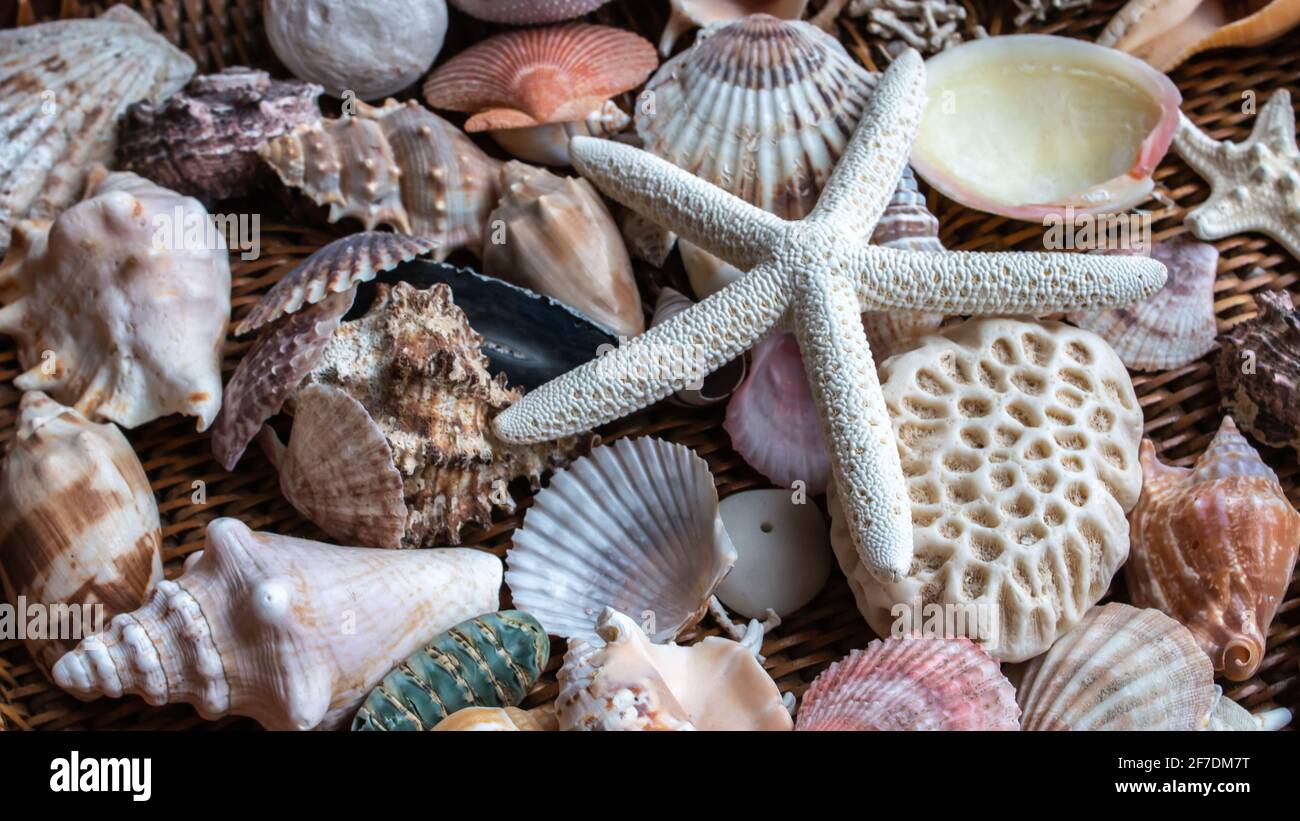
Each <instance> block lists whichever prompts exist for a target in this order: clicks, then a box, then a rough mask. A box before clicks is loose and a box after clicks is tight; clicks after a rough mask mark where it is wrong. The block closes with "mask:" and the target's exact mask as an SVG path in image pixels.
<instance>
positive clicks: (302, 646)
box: [54, 519, 501, 730]
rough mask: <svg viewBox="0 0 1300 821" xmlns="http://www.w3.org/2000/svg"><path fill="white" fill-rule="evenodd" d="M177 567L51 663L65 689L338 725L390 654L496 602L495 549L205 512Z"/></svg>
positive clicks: (206, 713) (287, 724)
mask: <svg viewBox="0 0 1300 821" xmlns="http://www.w3.org/2000/svg"><path fill="white" fill-rule="evenodd" d="M186 568H187V569H186V571H185V573H184V575H182V576H181V577H180V578H178V579H176V580H175V581H162V582H160V583H159V584H158V586H157V588H156V589H155V590H154V593H153V595H152V596H151V597H150V599H149V600H148V602H146V603H145V605H144V606H143V607H141V608H140V609H138V610H136V611H134V612H132V613H127V614H123V615H120V616H118V617H117V618H115V619H113V622H112V624H111V625H110V627H109V630H108V632H107V633H105V634H104V635H102V636H92V637H90V638H87V639H85V640H83V641H82V642H81V644H80V645H78V647H77V649H76V650H74V651H72V652H70V653H68V654H67V655H65V656H64V657H63V658H61V659H60V660H59V662H58V663H57V664H56V665H55V666H54V680H55V682H56V683H57V684H58V685H59V686H60V687H62V688H63V689H64V690H67V691H68V692H70V693H72V694H73V695H75V696H77V697H78V698H82V699H93V698H97V697H99V696H110V697H113V698H117V697H120V696H122V695H123V694H126V693H130V694H134V695H139V696H141V697H143V698H144V700H145V701H146V702H148V703H149V704H151V705H154V706H161V705H163V704H171V703H179V702H184V703H187V704H192V705H194V706H195V707H196V708H197V709H198V711H199V714H200V715H202V716H203V717H204V718H205V719H208V720H215V719H217V718H221V717H222V716H226V715H242V716H248V717H250V718H253V719H255V720H257V721H258V722H260V723H261V724H262V725H263V726H264V727H266V728H267V729H272V730H310V729H315V728H319V729H322V730H327V729H337V728H339V727H341V726H342V725H344V724H345V722H346V721H347V720H348V719H349V718H350V717H351V716H352V715H353V713H355V712H356V710H357V708H358V707H359V706H360V705H361V703H362V700H363V699H364V698H365V696H366V694H367V693H369V692H370V690H371V689H372V688H374V687H375V686H376V685H377V684H379V683H380V681H382V680H383V678H384V676H385V675H387V674H388V673H389V672H390V671H391V670H392V666H393V663H394V661H395V660H396V659H402V658H405V657H407V656H409V655H410V654H411V653H414V652H415V651H416V650H418V649H419V648H420V647H421V646H423V644H424V643H425V642H426V641H428V639H429V636H431V635H436V634H438V633H440V632H442V631H444V630H447V629H449V628H451V627H454V626H455V625H457V624H459V623H460V622H462V621H464V620H466V619H469V618H473V616H474V615H476V614H481V613H485V612H492V611H495V610H496V609H497V608H498V607H499V601H498V594H499V591H500V587H501V561H500V560H499V559H497V558H496V557H495V556H493V555H491V554H490V553H485V552H483V551H479V550H471V549H467V548H460V549H447V550H419V551H392V550H369V549H365V548H355V547H336V546H334V545H328V544H322V543H319V542H311V541H306V540H304V539H294V538H289V537H287V536H277V535H274V534H269V533H254V532H253V531H251V530H249V529H248V527H247V526H246V525H244V524H243V523H242V522H239V521H237V520H234V519H217V520H215V521H214V522H212V523H211V524H209V525H208V532H207V543H206V545H205V548H204V550H203V551H202V553H201V554H199V556H198V558H197V559H194V560H192V562H190V563H187V566H186Z"/></svg>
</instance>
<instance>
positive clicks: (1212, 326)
mask: <svg viewBox="0 0 1300 821" xmlns="http://www.w3.org/2000/svg"><path fill="white" fill-rule="evenodd" d="M1151 256H1152V258H1153V259H1155V260H1157V261H1158V262H1161V263H1164V266H1165V268H1167V269H1168V270H1169V279H1168V280H1167V281H1166V282H1165V286H1164V287H1163V288H1161V289H1160V290H1159V291H1158V292H1156V293H1155V294H1154V295H1153V296H1152V297H1151V298H1150V299H1147V300H1146V301H1144V302H1142V303H1140V304H1138V305H1135V306H1133V307H1132V308H1121V309H1118V310H1113V311H1091V312H1087V313H1075V314H1070V321H1071V322H1073V323H1074V324H1076V325H1078V326H1079V327H1080V328H1086V329H1088V330H1090V331H1092V332H1093V333H1096V334H1098V335H1099V336H1101V337H1102V338H1103V339H1105V340H1106V341H1107V342H1109V343H1110V346H1111V347H1112V348H1114V349H1115V353H1117V354H1119V358H1120V359H1121V360H1123V362H1124V364H1125V365H1127V366H1129V367H1130V368H1133V369H1134V370H1139V371H1167V370H1173V369H1175V368H1182V367H1185V366H1187V365H1190V364H1191V363H1193V362H1195V361H1196V360H1198V359H1200V358H1201V357H1202V356H1205V354H1207V353H1209V352H1210V351H1211V350H1213V349H1214V338H1215V335H1216V334H1217V328H1218V325H1217V322H1216V320H1215V315H1214V280H1215V277H1216V275H1217V273H1218V269H1219V249H1217V248H1215V247H1214V246H1213V245H1210V244H1209V243H1206V242H1198V241H1197V240H1195V239H1192V238H1191V236H1189V235H1182V236H1179V237H1178V238H1176V239H1173V240H1170V241H1169V242H1160V243H1156V244H1155V246H1154V247H1153V248H1152V249H1151Z"/></svg>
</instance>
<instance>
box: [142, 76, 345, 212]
mask: <svg viewBox="0 0 1300 821" xmlns="http://www.w3.org/2000/svg"><path fill="white" fill-rule="evenodd" d="M321 91H322V89H321V87H320V86H318V85H313V84H310V83H300V82H297V81H292V82H281V81H279V80H272V79H271V77H270V75H269V74H267V73H266V72H265V71H255V70H253V69H250V68H240V67H234V68H227V69H225V70H224V71H222V72H220V73H217V74H205V75H203V76H200V77H196V78H194V80H193V81H192V82H191V83H190V84H189V85H188V86H186V87H185V89H184V90H183V91H178V92H177V93H175V94H173V95H172V96H170V97H168V98H167V99H166V100H165V101H163V102H162V103H161V104H160V105H154V104H153V103H152V102H149V101H141V102H138V103H135V104H134V105H132V106H131V107H130V108H129V109H127V112H126V116H125V117H124V118H123V119H122V126H121V129H120V130H119V137H118V139H119V144H118V147H117V159H118V167H119V168H121V169H122V170H124V171H133V172H135V173H137V174H140V175H141V176H143V177H147V178H149V179H151V180H153V181H154V182H156V183H158V184H159V185H162V186H164V187H165V188H170V189H172V190H173V191H176V192H178V193H181V194H185V195H186V196H191V197H197V198H198V199H199V200H201V201H202V202H204V203H206V204H208V205H211V204H212V203H214V202H217V201H219V200H225V199H230V198H233V197H244V196H248V195H249V194H251V193H252V192H253V189H254V183H255V182H256V180H257V176H258V170H259V167H260V163H259V161H258V158H257V148H258V146H260V145H262V143H264V142H266V141H267V140H273V139H275V138H276V137H279V136H281V135H282V134H285V133H287V132H289V131H292V130H293V129H294V128H295V127H297V126H299V125H302V124H304V123H312V122H315V121H316V120H318V119H320V106H319V105H318V104H317V102H316V100H317V98H318V97H320V95H321Z"/></svg>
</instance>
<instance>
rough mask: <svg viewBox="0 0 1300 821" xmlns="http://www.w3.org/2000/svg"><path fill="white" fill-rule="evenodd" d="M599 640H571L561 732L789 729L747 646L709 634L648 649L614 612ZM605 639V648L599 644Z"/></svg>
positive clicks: (563, 672) (559, 703) (602, 623)
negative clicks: (688, 643) (697, 640)
mask: <svg viewBox="0 0 1300 821" xmlns="http://www.w3.org/2000/svg"><path fill="white" fill-rule="evenodd" d="M596 631H597V633H598V634H599V636H600V638H599V639H598V640H596V641H595V642H592V643H588V642H585V641H574V642H571V643H570V646H569V652H568V653H567V654H566V655H565V657H564V666H563V667H561V668H560V672H559V675H558V679H559V683H560V693H559V696H558V698H557V699H556V712H557V715H558V716H559V720H560V728H561V729H563V730H695V729H699V730H733V731H734V730H789V729H791V725H792V722H791V720H790V713H789V712H788V711H787V710H786V709H785V705H784V703H783V702H782V700H781V693H780V691H779V690H777V688H776V683H775V682H773V681H772V678H771V677H770V676H769V675H768V674H767V672H766V671H765V670H764V669H763V665H761V664H760V663H759V662H758V659H757V657H756V656H755V655H754V652H753V650H752V649H751V648H749V647H746V646H745V645H742V644H738V643H737V642H734V641H730V640H728V639H721V638H717V637H714V636H710V637H709V638H706V639H704V640H703V641H701V642H700V643H698V644H694V645H691V646H689V647H679V646H677V645H675V644H652V643H651V642H650V639H649V638H648V637H647V636H646V634H645V633H644V632H643V631H642V630H641V628H640V627H638V626H637V624H636V622H634V621H632V619H630V618H628V617H627V616H625V615H623V614H622V613H618V612H616V611H614V610H612V609H607V610H605V611H604V612H603V613H601V614H600V617H599V618H598V619H597V622H596ZM601 642H603V643H601Z"/></svg>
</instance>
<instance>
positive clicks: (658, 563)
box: [506, 438, 736, 641]
mask: <svg viewBox="0 0 1300 821" xmlns="http://www.w3.org/2000/svg"><path fill="white" fill-rule="evenodd" d="M735 562H736V550H735V548H734V547H733V546H732V544H731V539H730V538H728V536H727V531H726V528H725V527H724V526H723V523H722V518H721V516H719V514H718V494H717V491H716V490H715V489H714V487H713V476H712V474H711V473H709V466H708V464H707V463H706V462H705V461H704V460H703V459H701V458H700V457H698V456H696V455H695V453H694V452H693V451H692V450H691V449H690V448H687V447H684V446H682V445H675V444H672V443H669V442H665V441H663V440H660V439H650V438H645V439H621V440H619V441H618V442H615V443H614V444H613V445H607V446H604V447H600V448H596V449H595V450H594V451H592V453H591V455H590V456H589V457H586V458H583V459H579V460H578V461H577V462H576V463H574V465H573V466H572V467H570V468H569V469H568V470H566V471H564V472H563V473H559V474H556V475H555V477H553V478H552V479H551V484H550V486H549V487H547V488H546V489H545V490H543V491H542V492H541V493H539V494H538V495H537V498H536V502H535V504H534V505H533V507H532V508H531V509H529V511H528V513H527V515H526V516H525V517H524V526H523V527H522V528H520V529H519V530H518V531H516V532H515V535H514V547H513V548H512V549H511V550H510V552H509V553H508V554H507V555H506V563H507V566H508V567H509V570H508V572H507V574H506V583H507V584H508V585H509V586H510V591H511V594H512V595H513V600H514V602H515V604H516V606H518V607H520V608H522V609H524V610H527V611H528V612H530V613H532V614H533V615H535V616H536V617H537V618H538V620H540V621H541V623H542V624H543V625H544V626H545V627H546V631H547V632H548V633H550V634H552V635H556V636H563V637H565V638H570V639H574V638H577V639H586V640H594V639H595V637H596V631H595V621H596V617H597V616H598V615H600V613H601V611H603V610H604V609H605V608H607V607H612V608H615V609H618V610H620V611H626V612H628V613H634V614H636V615H637V617H638V618H639V619H641V620H642V621H643V622H645V623H647V624H648V625H649V626H648V627H647V630H648V631H649V633H650V636H651V638H652V639H653V640H654V641H670V640H672V639H673V638H675V637H676V636H677V635H679V634H680V633H681V632H682V631H683V630H685V629H686V628H687V627H690V626H691V625H694V624H695V623H696V622H698V621H699V620H700V619H701V618H702V617H703V616H704V613H705V612H706V611H707V610H708V603H709V597H710V596H712V595H713V591H714V590H715V589H716V588H717V586H718V584H719V583H721V581H722V578H723V577H724V576H725V575H726V574H727V571H729V570H730V569H731V567H732V565H734V564H735Z"/></svg>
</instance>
